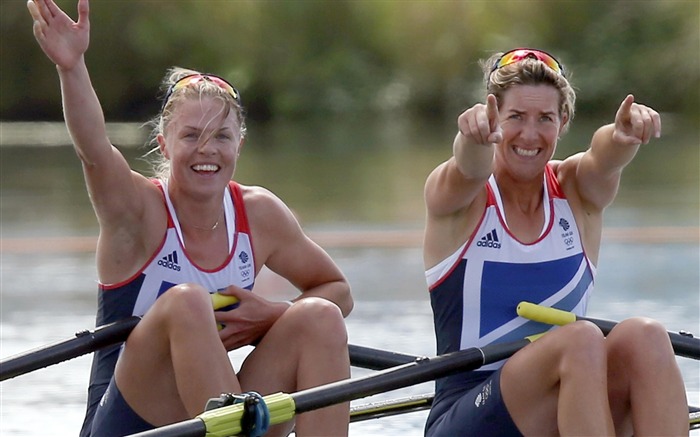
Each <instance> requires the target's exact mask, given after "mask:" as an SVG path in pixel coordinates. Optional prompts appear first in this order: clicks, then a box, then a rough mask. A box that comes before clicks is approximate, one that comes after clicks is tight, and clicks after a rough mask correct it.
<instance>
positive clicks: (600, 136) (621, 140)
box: [562, 94, 661, 211]
mask: <svg viewBox="0 0 700 437" xmlns="http://www.w3.org/2000/svg"><path fill="white" fill-rule="evenodd" d="M660 136H661V118H660V116H659V114H658V113H657V112H656V111H655V110H653V109H652V108H650V107H648V106H645V105H642V104H639V103H635V102H634V96H632V95H631V94H630V95H628V96H627V97H626V98H625V99H624V100H623V101H622V103H621V104H620V108H619V109H618V111H617V114H616V115H615V122H614V123H613V124H609V125H606V126H603V127H601V128H599V129H598V130H597V131H596V132H595V134H594V135H593V139H592V140H591V147H590V148H589V149H588V150H587V151H586V152H585V153H583V154H582V155H575V156H574V157H572V158H569V159H567V161H568V160H573V161H574V164H576V176H575V179H576V188H577V191H578V193H579V195H580V197H581V200H582V201H583V202H584V203H585V204H586V205H587V206H588V207H589V208H592V209H595V210H599V211H602V210H603V209H604V208H605V207H606V206H608V205H610V204H611V203H612V201H613V200H614V199H615V196H616V195H617V189H618V187H619V184H620V178H621V176H622V170H623V169H624V168H625V166H626V165H627V164H629V163H630V162H631V161H632V159H633V158H634V156H635V155H636V153H637V151H638V150H639V146H640V145H641V144H647V143H648V142H649V141H650V140H651V139H652V138H659V137H660ZM576 160H580V161H579V162H578V163H576V162H575V161H576ZM567 161H564V163H562V165H567V164H568V163H567Z"/></svg>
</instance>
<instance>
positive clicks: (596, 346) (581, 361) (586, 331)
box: [560, 321, 607, 372]
mask: <svg viewBox="0 0 700 437" xmlns="http://www.w3.org/2000/svg"><path fill="white" fill-rule="evenodd" d="M560 329H562V330H563V331H564V333H563V335H562V348H563V353H562V360H561V363H562V372H570V371H575V370H577V369H582V370H586V371H594V370H595V369H598V370H600V371H601V372H605V368H606V362H607V355H606V348H605V336H604V335H603V333H602V331H601V330H600V329H599V328H598V327H597V326H596V325H594V324H593V323H591V322H586V321H579V322H576V323H571V324H569V325H566V326H563V327H561V328H560Z"/></svg>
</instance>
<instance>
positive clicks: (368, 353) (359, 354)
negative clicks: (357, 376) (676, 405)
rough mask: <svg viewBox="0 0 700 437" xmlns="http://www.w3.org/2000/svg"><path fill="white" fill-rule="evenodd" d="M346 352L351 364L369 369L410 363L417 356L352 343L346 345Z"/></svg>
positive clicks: (380, 368) (381, 368) (382, 368)
mask: <svg viewBox="0 0 700 437" xmlns="http://www.w3.org/2000/svg"><path fill="white" fill-rule="evenodd" d="M348 352H350V364H351V365H353V366H354V367H362V368H363V369H370V370H384V369H388V368H389V367H396V366H400V365H401V364H406V363H410V362H412V361H415V360H416V359H418V358H419V357H417V356H416V355H408V354H402V353H399V352H392V351H386V350H382V349H374V348H370V347H365V346H357V345H354V344H350V345H348Z"/></svg>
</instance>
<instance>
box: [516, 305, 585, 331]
mask: <svg viewBox="0 0 700 437" xmlns="http://www.w3.org/2000/svg"><path fill="white" fill-rule="evenodd" d="M517 311H518V315H519V316H520V317H524V318H526V319H528V320H532V321H535V322H540V323H546V324H548V325H556V326H563V325H566V324H569V323H572V322H575V321H576V314H574V313H572V312H569V311H562V310H558V309H556V308H551V307H545V306H542V305H536V304H534V303H530V302H520V303H519V304H518V309H517Z"/></svg>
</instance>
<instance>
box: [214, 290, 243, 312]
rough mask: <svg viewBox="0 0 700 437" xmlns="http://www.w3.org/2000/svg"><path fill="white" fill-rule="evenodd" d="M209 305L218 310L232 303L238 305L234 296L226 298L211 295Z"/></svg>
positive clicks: (221, 295) (215, 294)
mask: <svg viewBox="0 0 700 437" xmlns="http://www.w3.org/2000/svg"><path fill="white" fill-rule="evenodd" d="M211 303H212V304H213V305H214V309H215V310H218V309H221V308H223V307H227V306H229V305H233V304H234V303H238V298H237V297H235V296H227V295H225V294H219V293H212V295H211Z"/></svg>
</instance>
